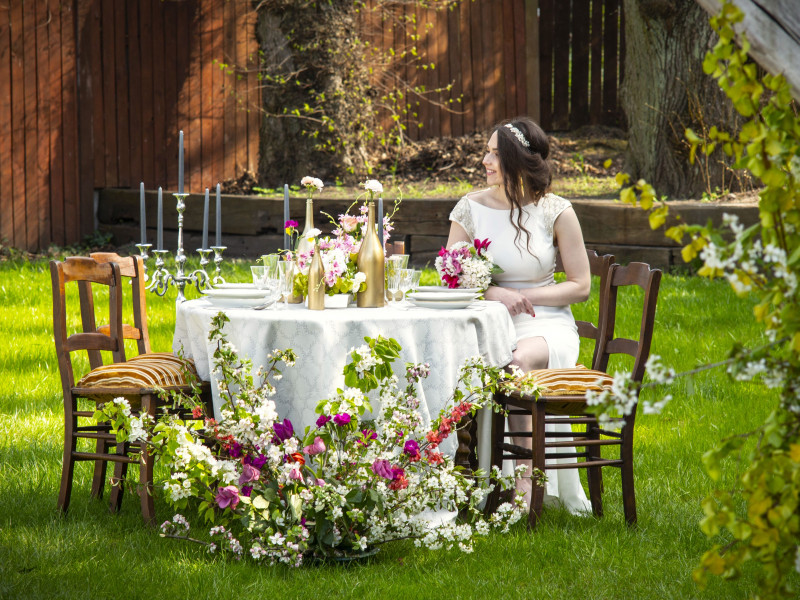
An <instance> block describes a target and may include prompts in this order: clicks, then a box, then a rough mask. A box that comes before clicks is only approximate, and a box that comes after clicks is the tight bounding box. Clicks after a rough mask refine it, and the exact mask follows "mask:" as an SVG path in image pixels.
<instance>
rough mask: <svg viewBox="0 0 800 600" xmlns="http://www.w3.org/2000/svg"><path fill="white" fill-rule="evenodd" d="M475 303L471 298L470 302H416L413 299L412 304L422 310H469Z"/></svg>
mask: <svg viewBox="0 0 800 600" xmlns="http://www.w3.org/2000/svg"><path fill="white" fill-rule="evenodd" d="M473 301H474V300H472V299H471V298H470V299H469V300H415V299H414V298H412V299H411V302H412V303H413V304H414V305H415V306H419V307H420V308H436V309H443V310H454V309H458V308H467V307H468V306H469V305H470V304H472V303H473Z"/></svg>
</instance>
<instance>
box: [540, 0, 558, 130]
mask: <svg viewBox="0 0 800 600" xmlns="http://www.w3.org/2000/svg"><path fill="white" fill-rule="evenodd" d="M554 2H555V0H539V76H540V79H539V81H540V87H539V89H540V98H541V100H540V104H539V107H540V108H539V109H540V111H541V112H540V116H539V125H541V126H542V129H544V130H545V131H550V130H551V129H552V128H553V19H554V17H553V11H554V10H555V8H554Z"/></svg>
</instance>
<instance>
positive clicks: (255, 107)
mask: <svg viewBox="0 0 800 600" xmlns="http://www.w3.org/2000/svg"><path fill="white" fill-rule="evenodd" d="M248 6H249V3H248ZM257 18H258V15H257V13H256V11H255V10H253V9H250V10H248V12H247V15H246V19H247V20H246V26H245V29H244V30H245V31H246V32H247V55H248V58H249V60H250V62H249V63H248V67H249V68H248V77H247V83H248V88H247V97H248V106H249V107H250V108H249V111H248V113H247V116H248V122H247V161H248V162H247V168H248V170H250V171H251V172H253V173H257V172H258V152H259V143H260V141H261V137H260V132H261V92H260V91H259V87H260V86H259V81H258V68H259V64H258V51H259V47H258V42H257V40H256V34H255V31H256V21H257Z"/></svg>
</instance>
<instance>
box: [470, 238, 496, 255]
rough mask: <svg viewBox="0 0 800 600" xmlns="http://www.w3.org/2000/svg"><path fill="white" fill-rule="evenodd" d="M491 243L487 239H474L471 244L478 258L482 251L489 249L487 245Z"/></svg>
mask: <svg viewBox="0 0 800 600" xmlns="http://www.w3.org/2000/svg"><path fill="white" fill-rule="evenodd" d="M491 243H492V242H490V241H489V238H486V239H484V240H479V239H477V238H476V239H475V241H474V242H473V245H474V246H475V250H476V252H477V253H478V256H480V254H481V252H482V251H483V250H487V249H488V248H489V244H491Z"/></svg>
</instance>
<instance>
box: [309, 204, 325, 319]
mask: <svg viewBox="0 0 800 600" xmlns="http://www.w3.org/2000/svg"><path fill="white" fill-rule="evenodd" d="M309 202H310V200H309ZM308 308H309V310H323V309H324V308H325V268H324V267H323V266H322V256H321V255H320V250H319V243H317V244H315V245H314V257H313V258H312V259H311V265H310V266H309V268H308Z"/></svg>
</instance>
